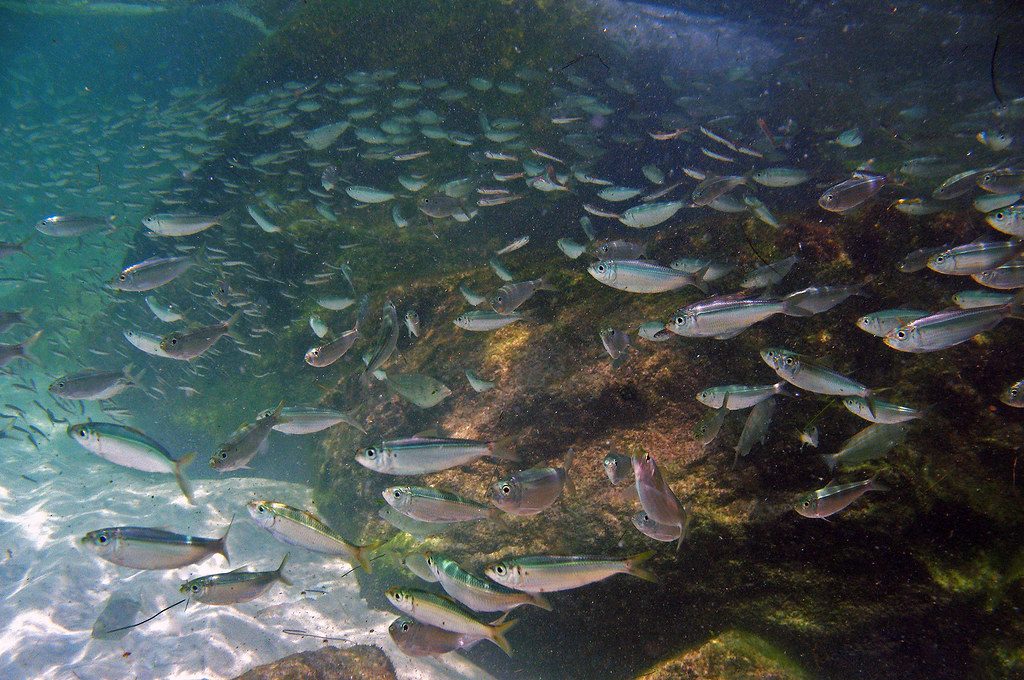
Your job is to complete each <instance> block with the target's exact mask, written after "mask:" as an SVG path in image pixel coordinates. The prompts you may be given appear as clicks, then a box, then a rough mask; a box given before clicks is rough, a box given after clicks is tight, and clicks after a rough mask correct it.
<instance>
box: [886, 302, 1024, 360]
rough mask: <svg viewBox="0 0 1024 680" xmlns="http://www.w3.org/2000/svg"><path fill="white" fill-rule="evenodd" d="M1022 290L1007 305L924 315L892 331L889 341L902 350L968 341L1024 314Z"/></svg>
mask: <svg viewBox="0 0 1024 680" xmlns="http://www.w3.org/2000/svg"><path fill="white" fill-rule="evenodd" d="M1022 296H1024V292H1021V293H1020V294H1018V295H1017V296H1015V297H1014V298H1013V300H1011V301H1010V302H1008V303H1006V304H1005V305H999V306H998V307H978V308H975V309H952V310H948V311H945V312H939V313H938V314H932V315H931V316H926V317H922V318H920V319H916V320H914V321H911V322H910V323H908V324H906V325H905V326H900V327H899V328H896V329H894V330H891V331H889V333H888V335H886V336H885V344H886V345H888V346H889V347H892V348H893V349H897V350H900V351H901V352H935V351H938V350H943V349H946V348H948V347H953V346H955V345H959V344H960V343H963V342H967V341H968V340H970V339H971V338H973V337H974V336H976V335H979V334H981V333H984V332H985V331H988V330H991V329H993V328H995V327H996V326H998V325H999V324H1000V323H1002V321H1003V320H1004V319H1006V318H1007V317H1009V316H1011V315H1019V314H1020V313H1021V304H1022V299H1021V298H1022Z"/></svg>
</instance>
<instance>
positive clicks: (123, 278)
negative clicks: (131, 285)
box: [117, 274, 128, 281]
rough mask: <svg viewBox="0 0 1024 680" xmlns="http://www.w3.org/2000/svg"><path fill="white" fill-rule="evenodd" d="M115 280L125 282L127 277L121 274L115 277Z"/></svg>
mask: <svg viewBox="0 0 1024 680" xmlns="http://www.w3.org/2000/svg"><path fill="white" fill-rule="evenodd" d="M117 280H118V281H127V280H128V277H127V276H125V275H124V274H121V275H120V276H118V277H117Z"/></svg>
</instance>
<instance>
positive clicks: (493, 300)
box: [487, 279, 557, 315]
mask: <svg viewBox="0 0 1024 680" xmlns="http://www.w3.org/2000/svg"><path fill="white" fill-rule="evenodd" d="M538 290H557V288H555V287H554V286H552V285H551V284H549V283H545V282H544V279H536V280H534V281H522V282H520V283H510V284H508V285H505V286H502V287H501V288H499V289H498V290H497V291H495V292H494V294H493V295H491V297H490V298H488V300H487V302H488V303H489V304H490V305H491V309H493V310H494V311H495V312H497V313H498V314H506V315H507V314H511V313H512V312H514V311H516V310H517V309H519V307H520V305H522V304H523V303H524V302H526V301H527V300H529V299H530V298H531V297H533V294H534V293H536V292H537V291H538Z"/></svg>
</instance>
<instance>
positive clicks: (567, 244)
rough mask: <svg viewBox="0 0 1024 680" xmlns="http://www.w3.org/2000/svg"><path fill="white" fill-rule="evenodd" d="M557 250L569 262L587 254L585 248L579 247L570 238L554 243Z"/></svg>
mask: <svg viewBox="0 0 1024 680" xmlns="http://www.w3.org/2000/svg"><path fill="white" fill-rule="evenodd" d="M556 245H558V249H559V250H561V251H562V252H563V253H565V256H566V257H568V258H569V259H571V260H575V259H577V258H579V257H580V256H581V255H583V254H584V253H585V252H587V246H584V245H580V244H579V243H576V242H575V241H573V240H572V239H570V238H560V239H558V241H557V242H556Z"/></svg>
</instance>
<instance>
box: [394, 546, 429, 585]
mask: <svg viewBox="0 0 1024 680" xmlns="http://www.w3.org/2000/svg"><path fill="white" fill-rule="evenodd" d="M402 566H403V567H405V568H406V569H408V570H409V571H411V572H412V573H413V574H415V575H416V576H418V577H419V578H421V579H423V580H424V581H426V582H427V583H437V577H436V576H434V572H432V571H431V570H430V565H429V564H428V563H427V556H426V555H424V554H423V553H416V552H412V553H409V554H408V555H406V556H405V557H403V558H402Z"/></svg>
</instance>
